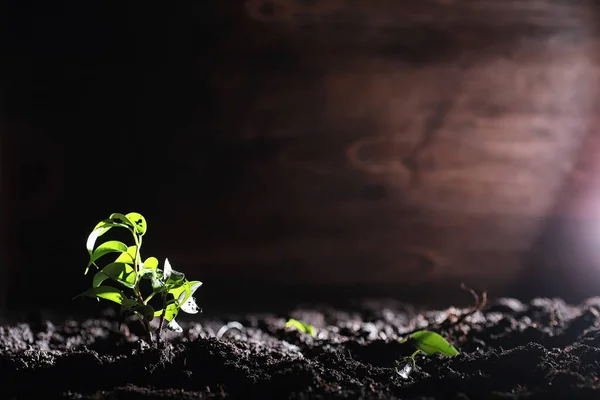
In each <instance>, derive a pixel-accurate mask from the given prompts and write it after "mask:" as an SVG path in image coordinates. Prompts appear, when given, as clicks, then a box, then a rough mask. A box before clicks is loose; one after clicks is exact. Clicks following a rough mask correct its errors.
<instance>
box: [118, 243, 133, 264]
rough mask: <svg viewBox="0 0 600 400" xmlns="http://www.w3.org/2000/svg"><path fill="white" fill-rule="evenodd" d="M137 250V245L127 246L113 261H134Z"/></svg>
mask: <svg viewBox="0 0 600 400" xmlns="http://www.w3.org/2000/svg"><path fill="white" fill-rule="evenodd" d="M136 252H137V246H129V247H128V248H127V251H126V252H124V253H121V254H119V257H117V259H116V260H115V262H122V263H127V264H133V263H135V254H136Z"/></svg>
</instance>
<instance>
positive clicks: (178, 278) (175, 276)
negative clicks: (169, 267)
mask: <svg viewBox="0 0 600 400" xmlns="http://www.w3.org/2000/svg"><path fill="white" fill-rule="evenodd" d="M184 282H185V274H184V273H182V272H178V271H172V272H171V275H169V277H168V278H167V281H166V282H165V284H166V285H167V286H169V287H180V286H181V285H183V284H184Z"/></svg>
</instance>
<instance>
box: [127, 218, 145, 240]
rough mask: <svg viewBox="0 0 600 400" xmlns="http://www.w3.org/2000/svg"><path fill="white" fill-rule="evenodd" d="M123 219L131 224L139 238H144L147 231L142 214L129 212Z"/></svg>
mask: <svg viewBox="0 0 600 400" xmlns="http://www.w3.org/2000/svg"><path fill="white" fill-rule="evenodd" d="M125 217H126V218H127V219H128V220H129V221H130V222H131V224H132V225H133V227H134V228H135V230H136V231H137V233H139V234H140V236H144V234H145V233H146V230H147V229H148V225H147V223H146V218H144V216H143V215H142V214H140V213H136V212H130V213H129V214H127V215H126V216H125Z"/></svg>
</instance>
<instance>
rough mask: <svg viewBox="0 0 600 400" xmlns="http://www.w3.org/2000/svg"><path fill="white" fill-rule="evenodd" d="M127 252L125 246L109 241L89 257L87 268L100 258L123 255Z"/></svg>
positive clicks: (116, 241) (115, 241)
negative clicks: (108, 255)
mask: <svg viewBox="0 0 600 400" xmlns="http://www.w3.org/2000/svg"><path fill="white" fill-rule="evenodd" d="M126 251H127V245H126V244H125V243H123V242H119V241H118V240H110V241H108V242H104V243H102V244H101V245H99V246H98V247H97V248H96V250H94V252H93V253H92V255H91V256H90V261H89V262H88V265H87V266H88V268H89V267H90V266H91V265H92V264H94V263H95V262H96V260H98V259H99V258H100V257H102V256H104V255H106V254H109V253H124V252H126Z"/></svg>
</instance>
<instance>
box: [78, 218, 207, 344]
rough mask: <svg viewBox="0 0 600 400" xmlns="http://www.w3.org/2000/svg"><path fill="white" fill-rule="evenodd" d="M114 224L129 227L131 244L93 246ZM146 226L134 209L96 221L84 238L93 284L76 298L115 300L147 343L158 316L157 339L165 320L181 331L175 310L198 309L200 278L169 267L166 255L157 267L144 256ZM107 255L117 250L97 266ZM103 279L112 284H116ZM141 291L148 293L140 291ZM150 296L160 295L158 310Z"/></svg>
mask: <svg viewBox="0 0 600 400" xmlns="http://www.w3.org/2000/svg"><path fill="white" fill-rule="evenodd" d="M112 228H123V229H126V230H127V231H129V232H130V233H131V235H132V236H133V241H134V245H132V246H127V245H126V244H125V243H123V242H120V241H117V240H109V241H107V242H104V243H102V244H99V245H98V246H96V241H97V240H98V238H99V237H100V236H102V235H104V234H105V233H107V232H108V231H109V230H110V229H112ZM147 228H148V226H147V223H146V219H145V218H144V217H143V216H142V215H141V214H139V213H135V212H132V213H129V214H126V215H123V214H117V213H114V214H111V215H110V217H109V218H108V219H105V220H103V221H100V222H99V223H98V224H97V225H96V226H95V227H94V229H93V230H92V233H90V235H89V236H88V239H87V243H86V248H87V251H88V254H89V257H90V259H89V262H88V264H87V267H86V269H85V272H84V275H87V273H88V272H89V270H90V267H92V266H93V267H95V268H96V269H97V270H98V272H96V274H95V275H94V278H93V280H92V287H91V288H90V289H88V290H86V291H85V292H83V293H81V294H79V295H77V296H76V298H77V297H92V298H96V299H98V301H99V300H100V299H104V300H109V301H112V302H114V303H117V304H119V305H120V306H121V310H120V315H121V317H122V318H123V317H124V316H126V315H135V316H136V317H137V318H138V319H139V320H140V322H141V323H142V325H143V326H144V329H145V331H146V334H147V336H148V340H149V341H150V342H152V333H151V329H150V322H151V321H152V320H153V319H154V318H156V317H158V318H159V319H160V320H159V325H158V329H157V331H156V342H157V344H160V333H161V331H162V329H163V324H164V321H167V328H168V329H170V330H173V331H176V332H182V329H181V326H179V324H178V323H177V322H176V321H175V317H177V315H178V314H179V311H184V312H186V313H188V314H196V313H197V312H198V311H199V309H198V306H197V305H196V301H195V299H194V297H193V295H194V293H195V292H196V290H197V289H198V288H199V287H200V286H201V285H202V282H199V281H188V280H187V279H186V278H185V275H184V274H183V273H181V272H178V271H175V270H173V268H172V267H171V264H170V263H169V260H168V259H165V262H164V264H163V268H162V269H160V268H158V266H159V261H158V260H157V259H156V258H155V257H148V258H146V259H145V260H144V261H142V256H141V252H140V249H141V247H142V238H143V236H144V235H145V234H146V231H147ZM108 254H113V255H116V258H115V259H114V260H113V261H112V262H110V263H107V264H105V265H104V266H103V267H100V266H99V265H98V264H97V262H98V261H99V260H100V259H101V258H103V257H104V256H106V255H108ZM143 281H146V282H148V285H146V286H147V287H148V288H149V289H144V288H143V287H142V286H141V284H142V282H143ZM105 282H110V283H113V284H115V285H116V286H117V287H114V286H111V285H107V284H105ZM119 286H120V287H119ZM145 291H146V292H147V293H144V292H145ZM126 292H127V293H126ZM154 296H157V297H158V298H160V302H159V305H158V306H159V307H160V309H158V310H157V309H155V308H154V307H153V306H151V305H150V304H149V303H150V300H152V298H154Z"/></svg>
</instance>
